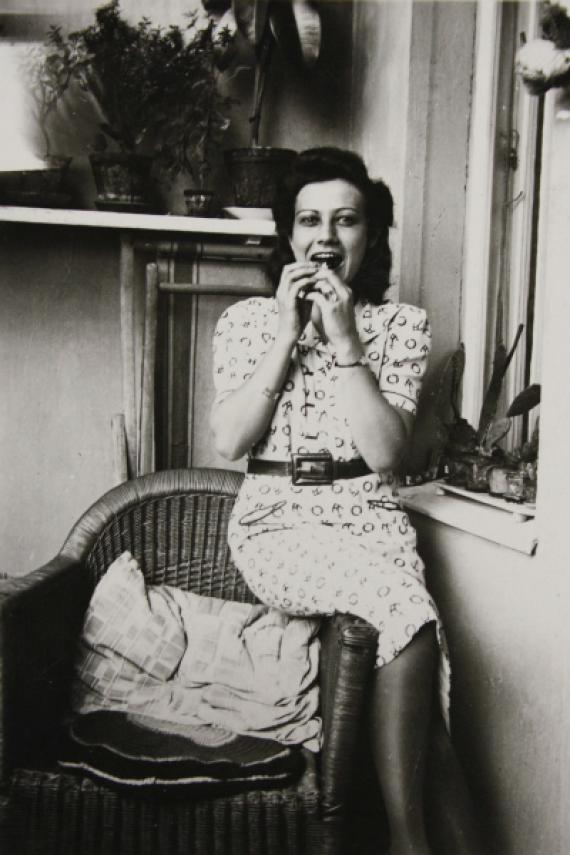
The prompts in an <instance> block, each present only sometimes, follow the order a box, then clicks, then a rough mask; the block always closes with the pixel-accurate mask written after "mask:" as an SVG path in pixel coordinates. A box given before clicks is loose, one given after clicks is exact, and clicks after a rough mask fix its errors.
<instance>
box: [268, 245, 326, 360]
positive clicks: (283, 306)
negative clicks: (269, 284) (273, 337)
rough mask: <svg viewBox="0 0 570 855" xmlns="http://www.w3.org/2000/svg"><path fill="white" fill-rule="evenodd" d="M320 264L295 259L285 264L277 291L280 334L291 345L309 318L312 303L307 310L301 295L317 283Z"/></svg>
mask: <svg viewBox="0 0 570 855" xmlns="http://www.w3.org/2000/svg"><path fill="white" fill-rule="evenodd" d="M318 268H319V266H318V264H314V263H313V262H310V261H294V262H292V263H291V264H285V265H284V267H283V270H282V271H281V279H280V280H279V286H278V288H277V291H276V293H275V297H276V299H277V305H278V307H279V332H278V335H279V336H280V337H282V338H283V339H284V340H286V341H287V342H289V343H290V345H291V347H293V345H294V344H295V343H296V341H297V339H298V338H299V336H300V335H301V333H302V332H303V329H304V328H305V325H306V324H307V322H308V320H309V315H310V312H311V303H309V302H307V304H306V312H304V311H302V306H303V305H304V304H303V303H302V301H301V300H300V299H299V297H300V296H301V297H302V296H303V292H304V291H305V292H306V291H307V290H310V289H311V288H312V287H313V285H314V284H315V273H316V271H317V270H318Z"/></svg>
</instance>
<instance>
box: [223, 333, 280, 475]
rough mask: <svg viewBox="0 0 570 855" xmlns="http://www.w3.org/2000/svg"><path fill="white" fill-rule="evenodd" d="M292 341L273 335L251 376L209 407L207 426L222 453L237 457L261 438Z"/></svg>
mask: <svg viewBox="0 0 570 855" xmlns="http://www.w3.org/2000/svg"><path fill="white" fill-rule="evenodd" d="M293 347H294V342H292V341H291V340H290V339H286V338H282V339H281V338H279V337H278V338H277V339H276V340H275V342H274V343H273V346H272V347H271V349H270V350H269V351H268V352H267V353H266V354H265V356H264V357H263V359H262V360H261V361H260V362H259V364H258V365H257V367H256V369H255V371H254V372H253V374H252V375H251V377H250V378H249V379H248V380H246V381H245V383H244V384H243V385H242V386H240V388H239V389H236V391H235V392H232V393H231V394H230V395H228V397H227V398H225V399H224V400H223V401H220V402H219V403H218V404H215V405H214V407H213V408H212V414H211V418H210V427H211V428H212V433H213V438H214V445H215V448H216V450H217V451H218V453H219V454H221V455H222V457H225V458H226V459H227V460H237V459H238V458H239V457H243V455H244V454H246V453H247V452H248V451H249V449H250V448H251V447H252V446H253V445H255V443H256V442H257V441H258V440H259V439H261V437H262V436H263V434H264V433H265V431H266V430H267V428H268V427H269V424H270V422H271V417H272V416H273V411H274V409H275V405H276V398H275V397H274V395H275V394H276V393H278V392H279V391H280V390H281V388H282V386H283V383H284V382H285V378H286V377H287V372H288V370H289V364H290V362H291V354H292V352H293Z"/></svg>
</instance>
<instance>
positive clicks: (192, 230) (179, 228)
mask: <svg viewBox="0 0 570 855" xmlns="http://www.w3.org/2000/svg"><path fill="white" fill-rule="evenodd" d="M0 222H5V223H8V222H11V223H35V224H43V225H54V226H90V227H95V228H105V229H109V228H110V229H121V230H123V231H130V230H137V231H153V232H169V233H171V234H172V233H179V234H188V235H219V236H222V237H237V238H240V237H243V238H246V239H247V238H252V239H256V238H257V239H263V238H266V239H267V238H272V237H273V236H274V234H275V224H274V223H273V221H272V220H262V219H253V218H252V219H229V218H228V219H226V218H219V217H183V216H175V215H171V214H131V213H122V212H116V211H82V210H70V209H62V208H27V207H18V206H11V205H0Z"/></svg>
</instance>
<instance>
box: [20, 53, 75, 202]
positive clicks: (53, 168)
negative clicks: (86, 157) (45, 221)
mask: <svg viewBox="0 0 570 855" xmlns="http://www.w3.org/2000/svg"><path fill="white" fill-rule="evenodd" d="M20 72H21V74H22V78H23V79H24V80H25V81H26V84H27V92H28V93H29V99H30V101H29V103H30V105H31V114H32V119H33V124H34V129H33V131H35V137H37V138H35V139H33V140H32V145H33V148H34V150H35V153H34V156H33V157H31V158H30V159H31V160H34V159H35V160H36V161H37V164H35V165H33V166H31V167H30V168H29V169H24V170H21V171H18V172H16V173H15V174H14V175H13V176H12V181H11V184H12V187H11V196H12V199H11V201H13V202H15V203H17V204H20V205H38V206H49V207H60V206H63V205H66V204H68V203H69V200H70V196H69V194H68V193H67V188H66V178H67V172H68V169H69V165H70V163H71V157H69V156H67V155H58V154H55V153H54V151H53V141H52V133H51V119H52V117H53V116H54V114H55V113H56V111H57V107H58V104H59V100H60V98H61V96H62V93H63V92H64V91H65V89H66V88H67V86H68V84H69V79H68V75H67V71H66V68H65V64H64V63H61V62H60V61H59V60H56V59H55V58H53V59H52V61H47V60H46V57H45V52H44V50H43V48H42V46H41V45H36V44H34V45H33V46H32V47H30V48H29V49H28V50H26V51H25V52H23V53H22V55H21V59H20Z"/></svg>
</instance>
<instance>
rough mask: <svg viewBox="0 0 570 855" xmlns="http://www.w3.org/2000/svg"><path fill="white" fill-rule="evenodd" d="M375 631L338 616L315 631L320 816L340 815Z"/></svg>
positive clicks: (370, 667) (354, 619) (367, 686)
mask: <svg viewBox="0 0 570 855" xmlns="http://www.w3.org/2000/svg"><path fill="white" fill-rule="evenodd" d="M377 638H378V632H377V631H376V630H375V629H374V627H373V626H372V625H371V624H369V623H367V622H366V621H364V620H362V619H361V618H357V617H353V616H352V615H345V614H338V615H335V616H334V617H332V618H328V619H326V620H325V621H324V626H323V628H322V630H321V661H320V690H321V712H322V716H323V749H322V752H321V793H322V803H323V816H324V817H325V818H327V817H329V818H330V817H332V816H335V815H336V814H339V813H341V812H342V810H343V808H344V806H345V804H346V801H347V797H348V794H349V792H350V788H351V780H352V776H351V770H352V769H353V767H354V763H355V753H356V745H357V741H358V734H359V731H360V730H361V729H362V727H363V726H365V720H364V712H365V705H366V700H367V697H368V694H369V691H370V687H371V677H372V673H373V669H374V663H375V659H376V646H377Z"/></svg>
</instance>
